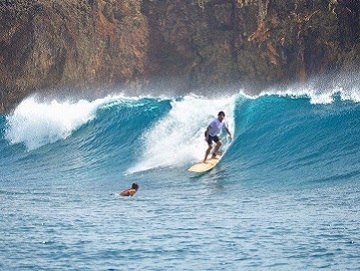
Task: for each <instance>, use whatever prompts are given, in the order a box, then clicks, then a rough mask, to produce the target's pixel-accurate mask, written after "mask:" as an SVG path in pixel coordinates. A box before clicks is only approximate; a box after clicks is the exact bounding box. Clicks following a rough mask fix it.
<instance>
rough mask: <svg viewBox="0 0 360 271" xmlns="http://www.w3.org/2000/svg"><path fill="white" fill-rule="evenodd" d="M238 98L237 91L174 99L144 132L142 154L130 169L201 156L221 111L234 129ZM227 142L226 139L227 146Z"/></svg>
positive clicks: (165, 165)
mask: <svg viewBox="0 0 360 271" xmlns="http://www.w3.org/2000/svg"><path fill="white" fill-rule="evenodd" d="M235 100H236V95H234V96H231V97H225V98H220V99H219V98H217V99H208V98H203V97H198V96H193V95H190V96H186V97H184V98H183V99H176V100H173V101H172V103H171V105H172V108H171V110H170V112H169V113H168V114H167V115H166V116H165V117H163V118H162V119H160V120H159V121H158V122H157V123H155V125H154V126H153V127H151V128H150V129H149V130H148V131H146V132H145V133H144V134H143V135H142V140H143V149H142V155H141V158H140V159H139V161H138V163H137V164H135V165H134V166H133V167H131V168H130V169H129V170H128V173H134V172H139V171H144V170H149V169H152V168H157V167H169V166H170V167H171V166H179V165H183V164H184V163H189V162H194V161H200V160H202V159H203V156H204V153H205V150H206V147H207V144H206V142H205V140H204V131H205V129H206V127H207V125H208V124H209V122H210V121H211V120H212V119H213V118H214V117H216V115H217V113H218V112H219V111H221V110H222V111H224V112H225V114H226V121H227V122H228V124H229V126H230V130H231V132H232V133H234V130H235V127H234V123H235V122H234V106H235ZM227 144H228V143H227V142H226V140H225V142H224V147H225V148H226V145H227Z"/></svg>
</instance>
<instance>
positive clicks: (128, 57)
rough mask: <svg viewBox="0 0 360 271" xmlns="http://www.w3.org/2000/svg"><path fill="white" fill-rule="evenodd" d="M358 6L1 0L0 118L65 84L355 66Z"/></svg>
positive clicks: (266, 78) (346, 0)
mask: <svg viewBox="0 0 360 271" xmlns="http://www.w3.org/2000/svg"><path fill="white" fill-rule="evenodd" d="M359 9H360V7H359V3H358V0H342V1H340V0H328V1H323V0H313V1H310V0H306V1H299V0H291V1H276V0H124V1H112V0H87V1H86V0H82V1H81V0H78V1H70V0H63V1H56V0H53V1H51V0H50V1H49V0H34V1H31V3H29V1H25V0H6V1H1V2H0V111H4V110H8V109H10V108H12V106H13V105H14V104H16V103H17V102H18V101H20V100H21V99H22V98H23V97H24V96H26V95H28V94H29V93H31V92H33V91H35V90H39V89H58V88H60V87H62V86H66V85H70V86H77V87H79V88H80V89H84V88H85V87H86V86H89V85H91V86H96V85H98V86H106V85H107V86H108V85H111V84H122V85H126V86H128V87H129V88H132V89H134V90H139V89H141V88H142V87H144V86H146V85H148V84H151V83H152V81H158V80H159V79H161V78H166V79H169V78H170V79H178V80H179V81H181V82H183V83H182V85H181V87H182V88H186V89H192V88H200V87H208V86H212V85H215V86H216V85H223V84H231V83H241V84H244V85H247V84H248V85H258V86H264V85H269V84H273V83H286V82H292V81H294V80H305V79H307V78H309V77H311V76H313V75H317V74H324V73H326V72H328V71H329V70H333V69H341V68H342V67H344V66H346V65H347V64H353V63H355V64H359V63H360V60H359V55H360V54H359V53H360V42H359V40H360V36H359V35H360V34H359V33H360V15H359V12H360V11H359Z"/></svg>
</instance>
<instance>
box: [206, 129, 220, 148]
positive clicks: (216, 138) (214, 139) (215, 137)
mask: <svg viewBox="0 0 360 271" xmlns="http://www.w3.org/2000/svg"><path fill="white" fill-rule="evenodd" d="M206 134H207V133H206V132H205V138H206ZM213 141H214V142H215V143H217V142H218V141H219V137H218V136H211V135H209V140H208V141H207V143H208V144H209V145H211V144H212V142H213Z"/></svg>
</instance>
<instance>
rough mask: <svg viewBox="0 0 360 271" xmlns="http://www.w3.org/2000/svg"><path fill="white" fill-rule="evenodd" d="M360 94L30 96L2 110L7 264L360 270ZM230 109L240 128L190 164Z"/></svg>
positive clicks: (0, 248) (3, 253) (3, 259)
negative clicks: (208, 156)
mask: <svg viewBox="0 0 360 271" xmlns="http://www.w3.org/2000/svg"><path fill="white" fill-rule="evenodd" d="M359 101H360V99H359V89H358V88H354V89H351V90H350V89H347V90H343V89H340V90H339V89H336V90H335V89H334V90H329V91H325V92H319V91H316V90H291V91H290V90H289V91H287V92H282V93H278V92H268V93H267V94H264V95H260V96H257V97H248V96H246V95H243V94H242V93H238V94H234V95H224V96H222V97H220V98H214V97H213V98H208V97H202V96H196V95H184V96H179V97H137V98H131V97H125V96H123V95H112V96H107V97H104V98H103V99H98V100H94V101H87V100H80V101H79V100H76V101H72V102H64V101H62V102H60V101H56V100H52V101H48V102H46V101H43V100H42V101H41V102H40V101H39V100H38V99H36V98H35V97H30V98H28V99H26V100H24V101H23V102H22V103H21V104H20V105H19V106H18V107H17V108H16V109H15V110H14V112H12V113H11V114H9V115H6V116H5V115H3V116H1V118H0V131H1V135H0V153H1V157H0V199H1V219H0V226H1V231H2V232H1V236H2V237H1V239H0V269H1V270H315V269H320V268H322V269H325V270H358V269H360V256H359V255H360V243H359V240H360V233H359V232H360V231H359V229H360V222H359V210H360V196H359V195H360V193H359V192H360V183H359V179H360V160H359V157H360V147H359V139H360V125H359V124H360V123H359V120H360V103H359ZM220 110H224V111H225V113H226V118H227V120H228V122H229V125H230V128H231V130H232V132H233V134H234V140H233V142H231V143H230V142H228V141H227V139H226V137H225V135H223V141H224V149H223V151H224V153H223V156H222V160H221V161H220V163H219V164H218V165H217V167H215V168H214V169H213V170H212V171H210V172H209V173H207V174H203V175H193V174H191V173H190V172H188V171H187V168H188V167H190V166H191V165H192V164H193V163H195V162H197V161H199V160H201V159H202V158H203V155H204V151H205V149H206V143H205V141H204V139H203V132H204V129H205V128H206V125H207V124H208V122H209V121H210V120H211V119H212V118H213V117H214V116H215V115H216V114H217V112H218V111H220ZM134 181H136V182H138V183H139V185H140V189H139V191H138V192H137V194H136V195H135V196H134V197H132V198H122V197H119V196H117V195H116V194H117V193H118V192H120V191H121V190H123V189H125V188H127V187H129V186H131V183H132V182H134Z"/></svg>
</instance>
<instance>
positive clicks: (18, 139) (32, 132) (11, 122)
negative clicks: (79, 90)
mask: <svg viewBox="0 0 360 271" xmlns="http://www.w3.org/2000/svg"><path fill="white" fill-rule="evenodd" d="M107 101H108V98H104V99H99V100H95V101H93V102H89V101H86V100H80V101H78V102H75V103H71V102H68V101H67V102H61V103H60V102H58V101H56V100H53V101H51V102H49V103H41V102H38V101H37V100H36V98H35V97H30V98H28V99H26V100H24V101H23V102H21V103H20V104H19V106H18V107H17V108H16V109H15V110H14V112H13V113H11V114H10V115H9V116H8V117H7V118H6V129H5V139H6V140H8V141H9V142H10V143H11V144H17V143H23V144H24V145H25V146H26V148H27V150H33V149H36V148H39V147H41V146H43V145H46V144H49V143H54V142H56V141H58V140H61V139H65V138H67V137H68V136H70V135H71V133H72V132H73V131H75V130H76V129H78V128H79V127H80V126H82V125H83V124H85V123H87V122H89V121H91V120H92V119H94V118H95V116H96V110H97V108H98V107H99V105H101V104H103V103H105V102H107Z"/></svg>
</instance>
